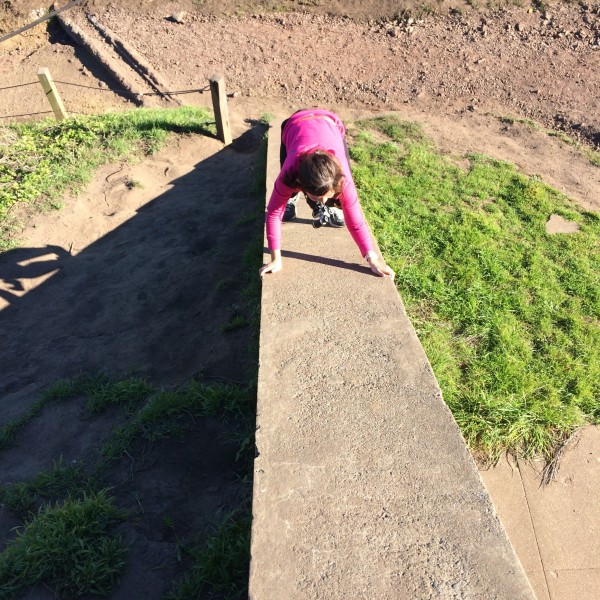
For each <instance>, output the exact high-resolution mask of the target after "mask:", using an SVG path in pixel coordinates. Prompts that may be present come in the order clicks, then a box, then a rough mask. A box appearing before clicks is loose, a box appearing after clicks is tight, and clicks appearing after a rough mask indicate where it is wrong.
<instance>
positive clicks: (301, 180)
mask: <svg viewBox="0 0 600 600" xmlns="http://www.w3.org/2000/svg"><path fill="white" fill-rule="evenodd" d="M284 183H285V184H286V185H287V186H289V187H295V186H299V187H300V189H301V190H302V191H303V192H306V193H308V194H310V195H311V196H324V195H325V194H327V192H329V191H330V190H333V191H334V192H335V196H337V195H338V194H340V193H341V191H342V186H343V184H344V172H343V171H342V165H341V164H340V161H339V160H338V159H337V158H336V157H335V156H333V154H331V153H330V152H327V151H326V150H315V151H314V152H303V153H302V154H301V155H300V160H299V162H298V172H297V173H286V175H285V177H284Z"/></svg>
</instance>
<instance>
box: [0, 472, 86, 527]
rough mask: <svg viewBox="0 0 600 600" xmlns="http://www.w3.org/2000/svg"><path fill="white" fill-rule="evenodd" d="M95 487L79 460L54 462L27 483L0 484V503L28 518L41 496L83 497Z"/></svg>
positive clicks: (21, 516) (45, 497)
mask: <svg viewBox="0 0 600 600" xmlns="http://www.w3.org/2000/svg"><path fill="white" fill-rule="evenodd" d="M94 488H95V486H94V485H93V483H92V482H91V480H89V479H87V478H86V477H85V474H84V471H83V464H82V463H78V462H75V463H72V464H69V465H65V464H63V462H62V460H59V461H58V462H55V463H54V465H53V467H52V468H51V469H49V470H48V471H43V472H41V473H39V474H38V476H37V477H36V478H35V479H34V480H33V481H30V482H18V483H13V484H10V485H7V486H5V487H0V503H1V504H2V506H3V507H4V508H6V509H7V510H9V511H10V512H12V513H14V514H15V515H17V516H19V517H20V518H22V519H26V518H29V517H30V515H31V513H32V512H33V511H34V508H35V506H36V504H38V503H39V501H40V499H42V498H44V499H50V498H57V497H59V496H63V497H66V496H79V497H81V496H83V495H84V494H85V493H89V492H92V491H93V490H94Z"/></svg>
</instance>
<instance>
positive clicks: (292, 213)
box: [283, 195, 298, 221]
mask: <svg viewBox="0 0 600 600" xmlns="http://www.w3.org/2000/svg"><path fill="white" fill-rule="evenodd" d="M297 201H298V196H297V195H296V196H292V197H291V198H290V199H289V200H288V203H287V204H286V206H285V212H284V213H283V220H284V221H293V220H294V219H295V218H296V202H297Z"/></svg>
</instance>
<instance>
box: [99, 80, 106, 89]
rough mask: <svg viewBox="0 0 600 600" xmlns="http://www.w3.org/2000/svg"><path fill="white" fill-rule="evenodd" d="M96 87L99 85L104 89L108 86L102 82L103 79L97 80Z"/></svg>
mask: <svg viewBox="0 0 600 600" xmlns="http://www.w3.org/2000/svg"><path fill="white" fill-rule="evenodd" d="M98 87H99V88H102V89H105V88H107V87H108V86H107V85H106V83H104V81H99V82H98Z"/></svg>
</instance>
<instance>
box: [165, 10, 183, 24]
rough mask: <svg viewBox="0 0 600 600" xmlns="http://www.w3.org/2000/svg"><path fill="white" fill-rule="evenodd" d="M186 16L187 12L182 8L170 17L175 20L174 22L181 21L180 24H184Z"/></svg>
mask: <svg viewBox="0 0 600 600" xmlns="http://www.w3.org/2000/svg"><path fill="white" fill-rule="evenodd" d="M185 16H186V13H185V11H183V10H180V11H178V12H174V13H173V14H172V15H171V16H170V17H169V19H170V20H171V21H173V22H174V23H179V24H180V25H183V24H184V23H185Z"/></svg>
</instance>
